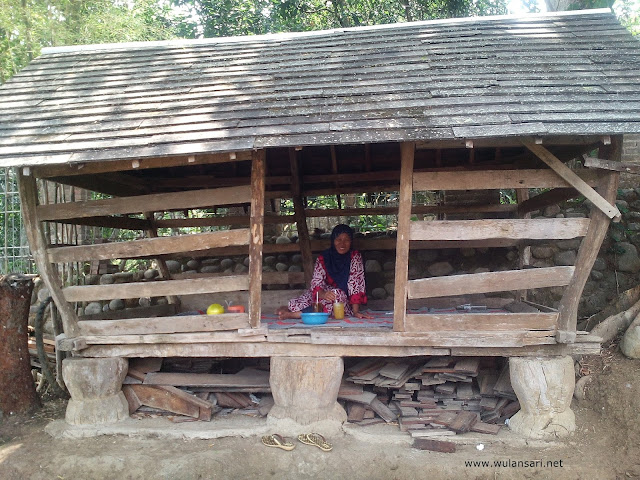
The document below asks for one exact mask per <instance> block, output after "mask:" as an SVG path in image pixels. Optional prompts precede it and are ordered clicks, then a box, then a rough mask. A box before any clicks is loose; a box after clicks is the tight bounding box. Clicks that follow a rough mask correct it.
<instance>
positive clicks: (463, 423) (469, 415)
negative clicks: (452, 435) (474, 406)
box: [448, 411, 480, 433]
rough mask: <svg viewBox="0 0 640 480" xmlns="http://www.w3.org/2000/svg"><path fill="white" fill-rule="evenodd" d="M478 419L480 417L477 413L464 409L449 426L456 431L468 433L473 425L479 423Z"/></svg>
mask: <svg viewBox="0 0 640 480" xmlns="http://www.w3.org/2000/svg"><path fill="white" fill-rule="evenodd" d="M478 420H480V419H479V418H478V414H477V413H475V412H467V411H463V412H460V413H458V414H457V415H456V417H455V418H454V419H453V421H452V422H451V423H450V424H449V427H448V428H450V429H451V430H453V431H454V432H456V433H466V432H468V431H469V430H471V427H472V426H473V425H474V424H475V423H477V422H478Z"/></svg>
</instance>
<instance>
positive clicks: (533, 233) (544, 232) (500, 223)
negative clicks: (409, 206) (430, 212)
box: [410, 218, 589, 241]
mask: <svg viewBox="0 0 640 480" xmlns="http://www.w3.org/2000/svg"><path fill="white" fill-rule="evenodd" d="M588 227H589V219H588V218H535V219H524V218H516V219H491V220H436V221H417V222H411V226H410V232H411V233H410V239H411V240H466V241H469V240H483V239H484V240H487V239H511V240H549V239H553V240H561V239H571V238H576V237H582V236H584V235H586V233H587V229H588Z"/></svg>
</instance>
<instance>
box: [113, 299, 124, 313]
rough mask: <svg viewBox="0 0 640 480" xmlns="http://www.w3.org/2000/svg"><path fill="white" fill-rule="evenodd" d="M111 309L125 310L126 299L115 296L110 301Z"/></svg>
mask: <svg viewBox="0 0 640 480" xmlns="http://www.w3.org/2000/svg"><path fill="white" fill-rule="evenodd" d="M109 310H113V311H115V310H124V300H122V299H120V298H114V299H113V300H111V301H110V302H109Z"/></svg>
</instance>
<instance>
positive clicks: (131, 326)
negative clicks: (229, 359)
mask: <svg viewBox="0 0 640 480" xmlns="http://www.w3.org/2000/svg"><path fill="white" fill-rule="evenodd" d="M78 328H79V335H148V334H156V333H187V332H217V331H223V330H238V329H239V328H249V315H247V314H246V313H223V314H220V315H177V316H171V317H158V318H153V319H150V318H130V319H126V320H84V321H81V322H79V323H78Z"/></svg>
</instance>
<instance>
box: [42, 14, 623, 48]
mask: <svg viewBox="0 0 640 480" xmlns="http://www.w3.org/2000/svg"><path fill="white" fill-rule="evenodd" d="M602 14H611V15H613V12H612V10H611V9H609V8H597V9H588V10H571V11H563V12H542V13H526V14H510V15H492V16H482V17H460V18H443V19H437V20H423V21H419V22H399V23H386V24H380V25H368V26H361V27H349V28H333V29H327V30H313V31H306V32H281V33H269V34H265V35H241V36H232V37H212V38H200V39H173V40H162V41H153V42H128V43H101V44H88V45H68V46H60V47H45V48H43V49H42V51H41V54H42V55H50V54H58V53H73V52H91V51H101V50H116V49H117V50H128V49H133V48H138V49H142V48H145V49H146V48H158V47H180V46H184V47H186V46H197V45H215V44H226V43H245V42H270V41H276V42H278V41H283V40H285V41H286V40H292V39H297V38H305V37H314V36H323V35H336V34H341V33H347V32H364V31H373V30H392V29H400V28H410V27H420V26H428V25H443V24H462V23H486V22H493V21H500V20H526V21H532V20H537V19H546V18H557V17H577V16H590V15H593V16H595V15H602Z"/></svg>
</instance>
